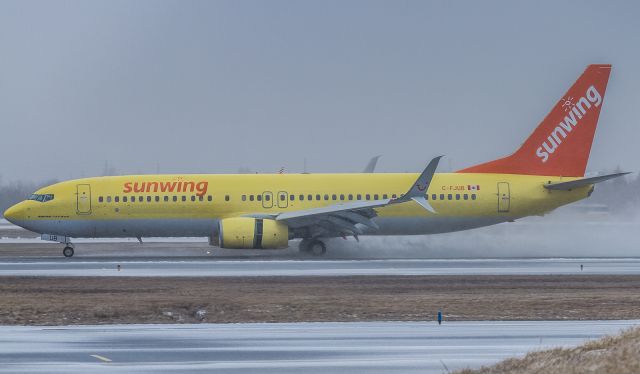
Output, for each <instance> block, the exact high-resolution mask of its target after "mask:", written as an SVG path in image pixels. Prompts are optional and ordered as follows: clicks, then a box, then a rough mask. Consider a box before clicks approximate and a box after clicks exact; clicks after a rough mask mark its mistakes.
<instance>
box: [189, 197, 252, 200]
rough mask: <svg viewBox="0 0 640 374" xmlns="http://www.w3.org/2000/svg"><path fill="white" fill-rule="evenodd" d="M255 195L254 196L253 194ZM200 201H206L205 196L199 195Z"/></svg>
mask: <svg viewBox="0 0 640 374" xmlns="http://www.w3.org/2000/svg"><path fill="white" fill-rule="evenodd" d="M251 197H253V196H251ZM198 201H204V196H198Z"/></svg>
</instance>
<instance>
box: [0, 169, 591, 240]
mask: <svg viewBox="0 0 640 374" xmlns="http://www.w3.org/2000/svg"><path fill="white" fill-rule="evenodd" d="M417 176H418V174H414V173H375V174H239V175H224V174H189V175H131V176H111V177H96V178H84V179H77V180H70V181H66V182H61V183H57V184H54V185H51V186H47V187H44V188H42V189H40V190H38V191H36V193H35V194H34V195H33V197H32V198H33V199H30V200H25V201H23V202H21V203H19V204H17V205H15V206H13V207H11V208H10V209H9V210H7V212H5V217H6V218H7V219H9V220H10V221H11V222H14V223H15V224H17V225H20V226H22V227H24V228H26V229H28V230H31V231H34V232H37V233H42V234H53V235H61V236H67V237H91V238H99V237H183V236H201V237H213V236H215V235H217V234H218V233H217V230H218V225H217V222H218V221H219V220H221V219H224V218H229V217H242V216H260V215H265V216H268V215H276V214H279V213H284V212H291V211H299V210H305V209H311V208H317V207H325V206H330V205H335V204H341V203H348V202H352V201H373V200H380V199H387V198H395V197H398V196H400V195H402V194H403V193H405V192H406V191H407V189H408V188H409V187H410V186H411V185H412V183H414V181H415V180H416V177H417ZM572 179H575V178H564V179H563V178H561V177H551V176H530V175H516V174H486V173H479V174H473V173H439V174H435V176H434V178H433V181H432V182H431V185H430V187H429V189H428V191H426V192H427V193H426V196H427V199H428V201H429V203H430V204H431V206H432V207H433V208H434V210H435V213H432V212H429V211H427V210H425V209H423V208H422V207H421V206H420V205H418V204H417V203H415V202H413V201H408V202H405V203H401V204H395V205H389V206H384V207H381V208H377V209H376V213H377V216H376V217H375V218H373V220H374V221H375V222H376V224H377V225H378V226H379V228H378V229H376V230H371V229H365V232H364V234H365V235H420V234H434V233H443V232H451V231H459V230H465V229H471V228H475V227H481V226H487V225H492V224H496V223H500V222H506V221H512V220H515V219H517V218H521V217H525V216H530V215H541V214H544V213H545V212H548V211H551V210H553V209H555V208H557V207H559V206H562V205H565V204H568V203H571V202H574V201H577V200H580V199H583V198H585V197H587V196H588V195H589V193H590V191H591V188H592V186H585V187H581V188H577V189H575V190H572V191H552V190H548V189H545V188H544V187H543V185H544V184H545V183H549V182H558V181H568V180H572ZM43 196H44V197H43ZM289 235H290V238H296V237H304V235H305V234H304V232H303V231H301V230H299V229H298V228H296V227H290V234H289Z"/></svg>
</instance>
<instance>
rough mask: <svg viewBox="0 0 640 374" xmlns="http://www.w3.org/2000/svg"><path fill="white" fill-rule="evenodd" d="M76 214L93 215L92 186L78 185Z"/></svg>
mask: <svg viewBox="0 0 640 374" xmlns="http://www.w3.org/2000/svg"><path fill="white" fill-rule="evenodd" d="M76 213H77V214H91V186H90V185H88V184H78V185H76Z"/></svg>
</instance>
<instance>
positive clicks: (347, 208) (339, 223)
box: [274, 156, 442, 238]
mask: <svg viewBox="0 0 640 374" xmlns="http://www.w3.org/2000/svg"><path fill="white" fill-rule="evenodd" d="M441 157H442V156H438V157H436V158H434V159H433V160H431V162H430V163H429V165H427V167H426V168H425V170H424V171H423V172H422V174H420V176H419V177H418V179H417V180H416V182H415V183H414V184H413V185H412V186H411V187H410V188H409V190H408V192H407V193H406V194H403V195H401V196H400V197H398V198H396V199H382V200H374V201H363V200H359V201H353V202H348V203H339V204H334V205H329V206H326V207H321V208H313V209H305V210H299V211H295V212H286V213H280V214H278V215H276V216H275V217H274V219H275V220H277V221H283V222H284V223H286V224H287V225H288V226H289V227H291V228H293V229H297V230H303V229H304V230H306V231H307V235H308V236H311V237H319V236H347V235H349V236H355V237H356V238H357V237H358V235H360V234H362V233H364V231H365V230H377V229H378V225H376V223H375V222H374V221H373V220H372V219H373V218H374V217H376V216H377V212H376V209H377V208H381V207H385V206H389V205H393V204H401V203H405V202H409V201H416V202H418V203H419V204H420V205H422V206H423V207H424V208H425V209H427V210H429V211H431V212H432V213H435V211H434V210H433V208H431V206H430V205H429V203H428V202H427V200H426V199H425V197H424V195H425V193H426V192H427V190H428V189H429V185H430V184H431V180H432V179H433V174H434V173H435V171H436V168H437V166H438V162H439V161H440V158H441Z"/></svg>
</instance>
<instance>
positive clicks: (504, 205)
mask: <svg viewBox="0 0 640 374" xmlns="http://www.w3.org/2000/svg"><path fill="white" fill-rule="evenodd" d="M510 205H511V191H510V190H509V183H507V182H498V212H500V213H506V212H508V211H509V208H510Z"/></svg>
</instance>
